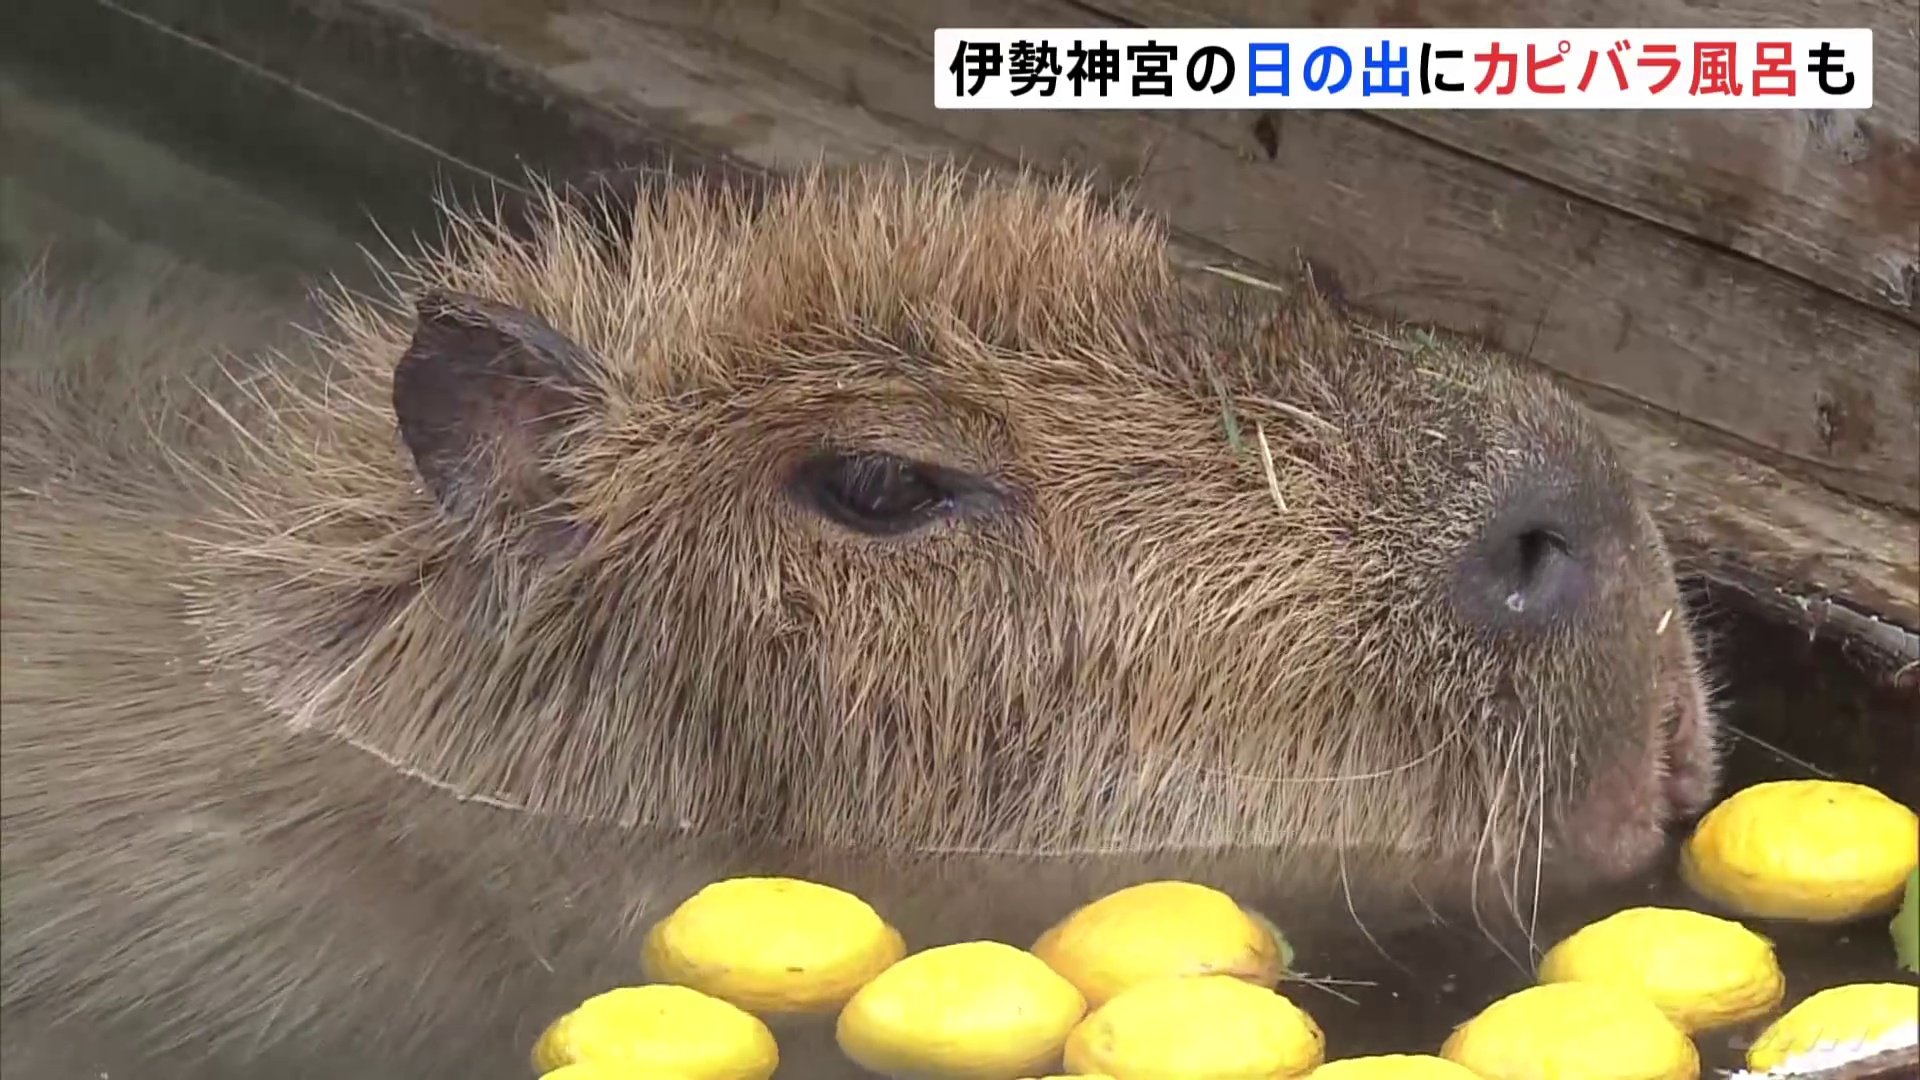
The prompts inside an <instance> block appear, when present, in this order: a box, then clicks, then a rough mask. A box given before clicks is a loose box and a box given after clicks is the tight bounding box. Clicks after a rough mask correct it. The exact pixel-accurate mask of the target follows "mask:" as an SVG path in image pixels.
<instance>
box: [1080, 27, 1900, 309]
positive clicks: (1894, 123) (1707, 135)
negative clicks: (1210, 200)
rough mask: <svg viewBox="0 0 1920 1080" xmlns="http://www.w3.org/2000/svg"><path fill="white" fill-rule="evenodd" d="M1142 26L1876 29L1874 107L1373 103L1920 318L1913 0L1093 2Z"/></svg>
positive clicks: (1400, 122)
mask: <svg viewBox="0 0 1920 1080" xmlns="http://www.w3.org/2000/svg"><path fill="white" fill-rule="evenodd" d="M1088 6H1089V7H1090V8H1092V9H1094V10H1097V11H1099V12H1101V13H1103V14H1104V15H1106V16H1107V17H1109V18H1111V19H1112V20H1114V21H1115V22H1117V23H1120V24H1124V25H1135V26H1169V27H1171V26H1273V27H1287V26H1343V27H1370V26H1520V27H1528V26H1564V27H1568V28H1579V27H1613V26H1625V27H1633V26H1649V27H1662V26H1707V27H1716V28H1717V27H1728V28H1748V27H1833V28H1841V27H1865V28H1868V29H1871V30H1872V31H1873V32H1874V51H1875V58H1874V87H1873V92H1874V104H1873V108H1872V109H1871V110H1866V111H1864V112H1844V113H1842V112H1834V113H1827V114H1807V113H1789V112H1758V111H1756V112H1685V111H1674V112H1666V111H1661V112H1653V111H1647V112H1612V113H1597V112H1596V113H1588V114H1582V115H1579V116H1578V117H1575V118H1572V119H1571V120H1570V119H1569V117H1568V115H1567V114H1565V113H1555V112H1545V111H1503V112H1466V111H1447V110H1438V109H1436V110H1422V111H1411V110H1405V111H1400V110H1396V111H1391V112H1379V113H1374V114H1372V115H1374V116H1375V117H1377V118H1378V119H1379V120H1380V121H1382V122H1384V123H1388V124H1393V125H1397V126H1399V127H1402V128H1405V129H1406V130H1408V131H1412V132H1417V133H1419V134H1421V135H1424V136H1428V137H1431V138H1434V139H1438V140H1439V141H1441V142H1443V143H1446V144H1447V145H1449V146H1452V147H1454V148H1456V149H1458V150H1461V151H1463V152H1465V153H1469V154H1472V155H1474V156H1476V157H1480V158H1484V159H1486V160H1489V161H1494V162H1497V163H1499V164H1501V165H1503V166H1505V167H1507V168H1510V169H1513V170H1515V171H1517V172H1521V173H1524V174H1527V175H1529V176H1532V177H1536V178H1538V179H1541V180H1544V181H1547V182H1549V183H1552V184H1555V185H1558V186H1561V187H1564V188H1566V189H1567V190H1570V191H1574V192H1577V193H1579V194H1581V195H1584V196H1586V197H1587V198H1589V199H1592V200H1594V201H1596V202H1602V203H1606V204H1608V205H1610V206H1614V207H1617V208H1619V209H1622V210H1626V211H1628V212H1630V213H1633V214H1636V215H1638V216H1641V217H1645V218H1647V219H1649V220H1651V221H1657V222H1659V223H1661V224H1664V225H1667V226H1669V227H1671V228H1675V229H1678V230H1681V231H1682V232H1685V233H1687V234H1688V235H1691V236H1694V237H1697V238H1699V239H1701V240H1704V241H1706V242H1708V243H1711V244H1715V245H1719V246H1723V247H1726V248H1728V249H1730V250H1733V251H1738V252H1741V253H1743V254H1746V255H1749V256H1752V257H1753V258H1756V259H1760V260H1761V261H1763V262H1767V263H1771V264H1772V265H1775V266H1778V267H1780V268H1782V269H1784V270H1786V271H1788V272H1789V273H1793V274H1796V275H1798V276H1800V277H1803V278H1805V279H1807V280H1808V281H1811V282H1815V283H1817V284H1820V285H1823V286H1825V287H1828V288H1831V289H1833V290H1835V291H1837V292H1840V293H1842V294H1844V295H1847V296H1851V297H1853V298H1854V299H1856V300H1860V301H1862V302H1864V303H1867V304H1871V305H1873V306H1875V307H1878V308H1880V309H1881V310H1883V311H1886V312H1890V313H1892V314H1895V315H1898V316H1900V317H1902V318H1905V319H1908V320H1914V321H1920V309H1917V308H1916V290H1920V232H1916V230H1920V46H1916V44H1915V36H1916V33H1917V32H1920V31H1917V30H1916V27H1917V26H1920V6H1916V5H1915V4H1913V3H1912V2H1911V0H1824V2H1821V3H1812V4H1810V3H1801V2H1793V0H1775V2H1772V3H1751V2H1744V3H1743V2H1734V0H1686V2H1682V0H1599V2H1596V3H1588V4H1579V5H1574V4H1567V3H1564V2H1563V0H1501V2H1499V3H1486V2H1483V0H1342V2H1340V3H1328V2H1325V0H1092V3H1090V4H1089V5H1088Z"/></svg>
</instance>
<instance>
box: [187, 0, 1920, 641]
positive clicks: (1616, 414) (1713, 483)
mask: <svg viewBox="0 0 1920 1080" xmlns="http://www.w3.org/2000/svg"><path fill="white" fill-rule="evenodd" d="M153 2H159V0H153ZM196 2H199V3H205V4H210V5H215V6H217V5H218V4H220V3H223V2H227V0H196ZM231 2H232V3H234V4H236V5H241V6H245V7H246V9H247V10H248V11H249V12H257V13H258V15H257V17H254V18H251V21H249V22H247V23H246V24H245V27H244V32H242V29H240V28H237V27H238V24H228V25H227V30H228V32H227V33H226V34H225V35H224V36H223V37H222V39H221V40H222V44H223V47H224V48H227V49H229V50H231V51H233V52H234V53H236V54H238V55H240V56H242V57H246V58H249V59H251V60H254V61H259V62H268V61H269V60H271V62H273V63H276V64H288V65H294V64H300V65H304V66H301V67H300V68H299V69H298V70H300V71H301V72H302V78H303V81H304V82H305V83H306V84H307V85H309V86H310V87H315V88H319V89H323V90H326V91H327V92H329V93H330V92H333V91H334V90H335V89H336V88H337V89H338V91H339V92H341V93H344V94H349V95H354V96H355V97H354V100H356V101H362V102H366V103H368V104H367V105H366V106H365V107H367V108H370V109H375V115H376V116H377V117H378V119H379V120H380V122H382V123H383V124H390V125H391V126H393V127H395V128H397V129H400V130H402V131H403V132H404V134H406V135H407V136H408V137H409V138H413V139H418V140H420V141H421V142H422V143H425V144H431V145H436V146H445V145H448V143H449V142H450V141H451V140H453V139H454V138H455V137H456V135H457V134H458V133H461V132H469V131H471V130H472V128H471V122H470V121H463V120H461V119H460V118H459V117H458V115H456V114H457V113H459V112H460V111H462V110H476V111H483V112H484V111H489V110H495V109H498V110H501V111H502V112H504V111H507V110H508V109H510V108H511V109H524V110H525V112H524V115H526V116H529V117H535V118H537V117H541V116H578V115H591V116H592V117H594V118H595V119H594V120H593V122H592V123H591V124H585V125H582V126H579V127H577V128H574V129H571V132H570V134H569V135H568V138H566V139H559V140H555V139H552V135H553V133H552V132H546V131H541V132H529V133H528V134H527V136H526V137H525V138H524V139H522V138H521V136H520V135H519V134H518V133H516V132H515V131H512V130H505V131H499V132H496V133H494V134H493V135H491V136H489V138H496V139H500V140H503V142H502V143H501V144H498V145H492V146H491V150H490V151H488V152H490V153H492V154H493V155H495V156H496V157H506V156H517V155H519V154H521V153H525V154H526V157H527V163H528V164H531V165H534V166H536V167H541V168H546V169H558V170H560V171H563V172H564V171H566V170H568V169H570V168H576V167H577V162H578V161H580V160H590V161H593V162H601V161H604V160H606V159H607V157H608V155H610V154H615V153H616V152H617V149H618V147H619V146H621V145H628V146H636V145H637V146H640V147H642V148H643V150H644V148H646V147H653V146H660V145H670V146H674V147H680V148H687V147H694V148H706V147H720V148H722V150H721V151H719V152H721V153H724V152H725V150H726V149H727V148H730V149H731V150H732V154H731V155H730V156H726V157H723V158H718V159H715V160H718V161H720V162H721V164H722V166H723V167H726V168H733V167H743V168H752V167H754V166H756V165H766V166H771V167H779V166H783V165H790V164H793V163H796V162H797V161H801V160H809V159H812V158H814V157H816V156H821V157H826V158H829V159H847V158H852V157H861V156H866V155H867V154H870V153H873V152H876V151H881V150H887V149H895V148H904V149H907V150H909V151H914V152H918V151H921V150H927V149H931V148H937V147H940V146H943V145H949V144H950V143H949V141H948V140H947V139H946V137H944V136H942V135H941V134H940V133H939V132H938V131H935V130H933V129H931V128H930V127H928V126H915V125H912V124H908V123H903V122H901V121H898V120H896V119H890V118H884V117H876V115H875V114H874V113H873V112H872V111H870V110H867V109H865V108H864V107H862V106H860V105H858V104H856V103H854V102H852V101H850V100H849V98H848V96H847V95H846V94H845V93H844V92H843V90H842V88H840V87H836V86H834V85H831V84H822V83H820V82H818V81H815V82H812V83H809V82H806V81H797V80H795V79H794V78H793V77H792V76H791V75H784V76H782V75H780V73H779V72H778V71H777V70H776V69H773V68H771V67H770V66H769V64H768V63H767V61H766V60H765V59H764V57H756V56H753V55H751V54H743V53H742V52H741V51H740V50H738V49H734V48H731V47H727V46H725V44H724V43H721V44H719V45H715V44H714V41H713V39H712V38H710V37H709V38H700V37H698V36H697V35H694V36H690V35H689V34H688V33H686V32H685V31H684V29H681V30H675V29H674V28H671V27H666V26H662V25H660V24H658V23H651V24H643V23H636V22H633V21H631V20H627V19H616V20H612V21H607V20H606V19H605V16H604V13H600V14H598V15H596V14H594V13H592V12H586V13H584V14H583V13H582V12H581V10H580V9H578V8H575V7H573V6H571V5H570V4H567V3H559V4H555V5H550V7H551V8H552V9H551V10H545V11H541V12H539V13H537V14H538V16H539V17H538V18H534V17H533V16H532V15H531V14H529V12H528V10H527V9H526V8H525V7H519V8H515V9H513V10H510V11H508V15H510V16H512V17H513V18H517V19H519V20H520V21H519V22H518V23H516V24H514V25H512V26H511V27H509V28H508V29H506V30H503V29H502V27H501V26H500V25H499V24H497V23H496V24H495V25H492V26H484V25H483V26H474V25H467V24H458V23H456V22H454V21H452V20H450V19H448V18H446V17H444V16H443V15H441V14H439V13H437V12H436V11H435V9H434V8H433V6H432V5H431V4H429V3H424V2H421V0H404V2H403V0H352V2H350V3H346V4H344V5H343V4H342V3H341V2H340V0H267V2H261V0H231ZM789 2H791V0H789ZM255 3H258V4H259V7H258V8H254V7H252V6H251V5H253V4H255ZM448 6H449V8H452V9H459V10H464V11H466V12H469V13H471V12H472V11H474V10H475V5H474V4H473V3H472V2H471V0H466V2H462V3H459V4H454V3H451V2H449V4H448ZM507 7H508V8H513V5H507ZM279 9H286V10H284V11H281V10H279ZM336 17H337V18H348V19H351V20H352V21H353V23H354V24H355V26H356V27H359V28H360V30H364V31H365V33H366V34H367V35H368V36H369V37H372V38H380V37H383V36H384V37H386V38H390V39H393V40H390V41H389V42H388V44H387V45H385V46H383V47H382V49H381V50H380V55H381V56H382V57H383V58H384V59H383V62H381V63H377V64H374V63H367V62H365V61H364V60H359V61H353V60H352V59H351V58H347V59H348V62H345V63H342V62H341V58H340V57H339V56H337V55H336V56H335V58H334V60H333V63H334V64H335V65H336V66H335V67H333V68H328V66H327V65H326V64H325V63H322V62H321V61H320V60H318V59H316V57H315V54H314V51H313V50H309V51H308V52H306V53H303V54H301V55H298V56H295V55H292V53H291V52H290V51H289V50H288V49H287V46H288V44H289V40H291V41H293V42H297V41H299V40H301V39H303V38H306V37H308V36H318V37H321V38H325V39H327V40H338V39H339V38H340V37H341V35H342V31H341V30H340V28H339V27H334V26H330V25H329V24H328V20H330V19H333V18H336ZM308 19H315V20H318V21H317V22H315V23H314V24H313V25H308V24H307V23H306V22H305V20H308ZM289 27H292V28H293V29H292V30H291V31H289V30H288V29H287V28H289ZM360 30H356V31H355V32H356V34H358V33H360ZM256 35H257V36H256ZM401 40H405V41H408V42H411V44H410V45H408V46H407V47H406V48H402V47H401V45H400V44H399V43H398V42H399V41H401ZM422 42H427V43H429V45H428V46H427V47H429V48H430V50H437V49H440V48H442V47H446V48H454V49H457V50H460V51H463V52H465V53H467V54H469V55H470V56H472V57H476V58H477V57H484V58H486V59H485V62H486V65H489V66H494V67H496V68H497V70H493V71H484V70H475V69H474V68H473V67H472V66H469V65H466V64H451V63H449V64H444V65H442V66H441V67H439V68H437V69H436V70H437V71H438V72H439V74H438V76H436V77H433V78H428V77H424V76H423V75H422V71H421V69H422V68H423V67H424V66H425V65H424V64H423V63H422V64H416V63H414V62H412V61H411V58H410V54H409V53H408V51H407V50H408V49H410V48H412V47H414V46H418V45H420V44H421V43H422ZM435 63H438V61H436V62H435ZM663 72H665V73H669V74H667V75H665V76H660V74H659V73H663ZM921 74H923V75H924V74H925V70H924V67H923V68H922V69H921ZM687 80H699V81H702V82H703V83H704V84H708V85H709V88H710V92H708V93H705V94H696V88H694V87H691V86H689V85H687ZM401 87H404V88H405V92H406V94H407V96H408V99H409V100H408V101H407V102H406V104H405V106H404V107H400V106H395V107H394V108H392V109H390V110H386V111H384V112H382V111H379V110H377V108H376V106H377V103H378V102H379V101H380V100H381V99H382V98H383V97H394V96H396V95H397V93H398V92H399V90H400V88H401ZM921 90H924V85H923V80H922V86H921ZM915 93H916V96H919V97H924V93H922V92H920V91H916V92H915ZM496 95H497V96H496ZM772 118H777V119H778V123H779V124H790V125H792V126H793V128H794V129H795V132H797V133H789V134H785V135H782V134H779V133H775V132H771V131H770V130H769V129H770V127H772V126H774V125H775V122H774V120H773V119H772ZM623 123H624V124H627V125H629V127H630V129H631V130H625V131H623V130H621V128H620V125H621V124H623ZM442 125H446V126H444V127H443V126H442ZM800 133H804V139H803V137H802V134H800ZM543 140H546V141H543ZM806 140H818V141H817V142H813V141H806ZM575 143H578V144H579V145H575ZM1098 145H1099V144H1096V147H1097V146H1098ZM488 146H489V144H488V143H487V142H486V141H485V139H480V140H478V141H475V142H473V143H471V144H469V145H468V146H467V147H466V151H467V153H469V154H472V155H476V156H477V155H479V154H480V153H481V152H482V151H483V150H488ZM704 152H705V151H704V150H701V151H698V152H697V153H704ZM697 153H696V154H693V155H690V154H689V153H688V152H686V151H685V150H684V149H683V150H682V151H681V152H680V154H681V160H682V161H683V162H685V161H687V160H689V157H690V156H694V157H697ZM983 156H985V157H988V158H996V159H997V158H998V155H994V154H991V153H988V154H985V155H983ZM1180 250H1181V252H1182V253H1183V255H1184V256H1186V257H1188V258H1189V259H1191V260H1193V261H1197V262H1198V261H1207V260H1214V259H1219V258H1223V257H1224V255H1223V253H1222V252H1221V251H1220V250H1219V249H1218V248H1217V247H1207V246H1202V245H1194V244H1191V243H1186V242H1183V243H1182V246H1181V248H1180ZM1608 400H1609V399H1606V398H1604V397H1603V398H1600V399H1596V401H1597V402H1598V403H1599V404H1600V405H1603V406H1606V409H1605V411H1603V412H1602V413H1601V415H1602V416H1603V420H1604V422H1605V423H1607V424H1608V429H1609V431H1610V433H1612V434H1613V435H1614V439H1615V442H1616V444H1618V445H1620V446H1621V452H1622V454H1623V455H1624V456H1625V458H1626V460H1627V462H1628V464H1629V465H1630V467H1632V468H1633V469H1634V470H1635V471H1636V473H1637V475H1640V476H1642V477H1643V482H1644V483H1646V484H1647V486H1648V494H1649V496H1650V498H1651V499H1652V500H1653V505H1654V506H1655V508H1656V512H1657V513H1658V514H1659V515H1660V517H1661V519H1662V521H1663V523H1664V524H1665V525H1666V527H1667V528H1668V530H1669V531H1670V533H1672V534H1673V535H1674V538H1675V544H1676V548H1677V549H1678V550H1679V551H1680V553H1681V555H1682V557H1683V559H1684V560H1685V568H1686V570H1687V571H1688V572H1689V573H1690V574H1696V575H1700V576H1703V577H1706V578H1708V579H1710V580H1715V581H1721V582H1733V583H1737V584H1739V585H1740V586H1741V587H1742V588H1743V589H1744V590H1746V591H1748V592H1750V593H1752V594H1754V595H1756V596H1759V597H1761V598H1762V599H1768V598H1771V599H1772V600H1773V601H1774V608H1775V609H1776V611H1777V612H1778V614H1780V615H1781V616H1782V617H1783V618H1784V619H1786V620H1787V621H1789V622H1791V623H1793V624H1794V625H1797V626H1805V627H1807V628H1809V630H1810V631H1811V629H1812V628H1814V627H1815V626H1817V625H1824V626H1825V627H1827V628H1828V629H1829V630H1830V631H1831V632H1833V633H1835V634H1836V635H1838V636H1842V637H1846V638H1848V639H1849V640H1857V641H1860V642H1862V643H1863V645H1864V646H1865V647H1866V648H1868V649H1870V650H1872V651H1873V652H1874V653H1875V654H1876V655H1879V656H1881V657H1883V658H1888V659H1889V660H1890V661H1891V662H1892V663H1893V664H1894V665H1895V666H1896V667H1897V666H1898V665H1900V664H1903V663H1907V662H1909V661H1910V657H1908V653H1909V652H1910V650H1911V647H1912V645H1913V643H1914V641H1915V640H1916V639H1914V638H1913V637H1912V635H1911V634H1910V633H1909V632H1907V631H1905V630H1902V629H1901V628H1900V627H1898V626H1888V625H1886V624H1884V623H1882V622H1879V621H1876V619H1875V618H1874V616H1881V617H1884V618H1885V619H1889V620H1893V621H1896V622H1900V623H1904V624H1905V625H1906V626H1908V627H1913V626H1916V625H1920V610H1916V608H1917V607H1920V604H1916V600H1915V597H1914V592H1915V581H1914V566H1913V560H1912V559H1911V558H1910V557H1903V553H1910V552H1911V551H1912V550H1913V548H1914V544H1915V542H1916V541H1920V537H1916V534H1915V527H1916V526H1915V521H1914V519H1913V518H1912V517H1911V516H1909V515H1905V514H1901V513H1897V512H1892V511H1889V510H1885V509H1876V508H1873V507H1869V506H1862V505H1859V504H1857V503H1854V502H1852V501H1851V500H1848V499H1846V498H1844V497H1842V496H1840V495H1839V494H1836V493H1835V492H1832V491H1829V490H1826V489H1823V488H1821V487H1819V486H1817V485H1813V484H1808V483H1805V482H1803V481H1800V480H1796V479H1793V478H1791V477H1787V476H1781V475H1777V474H1775V473H1773V472H1771V471H1770V470H1767V469H1765V468H1764V467H1761V466H1758V465H1756V464H1755V463H1753V462H1751V461H1749V460H1748V459H1746V458H1745V457H1744V456H1742V455H1740V454H1737V453H1731V452H1729V451H1728V450H1727V449H1726V448H1725V447H1724V446H1722V445H1719V444H1718V443H1717V442H1716V440H1715V439H1714V438H1711V437H1706V438H1697V437H1696V436H1695V434H1694V433H1693V432H1692V431H1691V429H1688V430H1684V431H1683V430H1682V429H1681V428H1679V427H1676V426H1675V425H1674V423H1673V422H1672V421H1671V419H1670V418H1667V417H1663V416H1661V415H1658V414H1655V413H1651V412H1649V411H1647V410H1644V409H1640V408H1637V407H1633V408H1619V407H1617V406H1616V405H1609V404H1608ZM1736 487H1737V488H1738V493H1737V497H1734V496H1729V495H1728V494H1727V492H1729V491H1732V490H1734V489H1735V488H1736ZM1729 506H1735V507H1737V508H1738V510H1737V512H1735V513H1732V514H1729V513H1728V512H1727V508H1728V507H1729ZM1856 612H1864V613H1866V614H1857V613H1856ZM1903 635H1904V636H1903ZM1903 657H1908V659H1903Z"/></svg>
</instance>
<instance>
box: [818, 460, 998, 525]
mask: <svg viewBox="0 0 1920 1080" xmlns="http://www.w3.org/2000/svg"><path fill="white" fill-rule="evenodd" d="M794 487H795V492H796V494H798V495H799V496H800V501H801V502H802V503H803V504H804V505H806V506H808V507H811V508H812V509H814V510H816V511H818V512H819V513H820V514H821V515H822V516H823V517H825V518H827V519H828V520H829V521H832V522H834V523H835V524H837V525H840V526H843V527H845V528H848V529H852V530H853V531H855V532H858V533H865V534H866V535H869V536H897V535H900V534H901V533H906V532H911V531H912V530H914V529H917V528H919V527H921V526H923V525H926V524H928V523H930V522H932V521H934V520H935V519H937V518H940V517H942V516H944V515H946V514H948V513H949V512H951V511H953V510H955V509H956V508H958V507H959V506H961V505H962V504H963V503H966V502H974V501H977V498H978V496H980V495H981V494H983V493H985V492H987V491H988V490H989V489H990V485H989V484H987V483H985V482H983V481H982V480H981V479H980V478H978V477H974V476H971V475H969V474H967V473H963V472H960V471H959V470H956V469H949V468H945V467H943V466H939V465H934V464H931V463H928V462H924V461H915V460H913V459H911V458H905V457H901V456H899V455H898V454H889V453H885V452H881V451H827V452H823V453H820V454H816V455H814V456H813V457H810V458H808V459H807V460H806V461H804V462H802V463H801V465H800V467H799V468H798V469H797V470H796V471H795V473H794Z"/></svg>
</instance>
